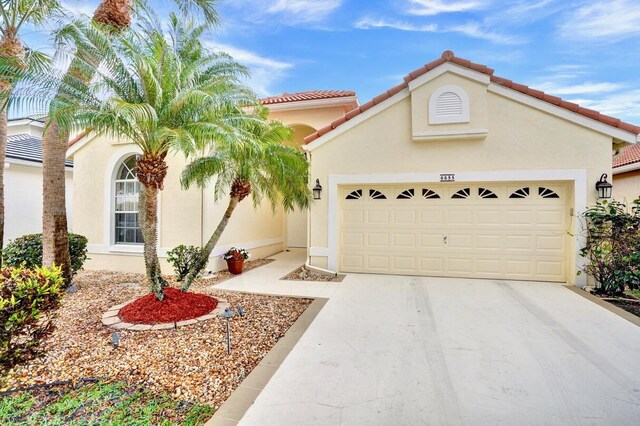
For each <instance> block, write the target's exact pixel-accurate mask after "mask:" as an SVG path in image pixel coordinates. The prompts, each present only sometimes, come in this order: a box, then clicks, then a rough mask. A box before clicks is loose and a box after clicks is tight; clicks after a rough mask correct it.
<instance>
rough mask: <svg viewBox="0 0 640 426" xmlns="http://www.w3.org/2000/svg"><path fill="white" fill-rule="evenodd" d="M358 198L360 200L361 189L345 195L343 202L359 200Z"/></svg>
mask: <svg viewBox="0 0 640 426" xmlns="http://www.w3.org/2000/svg"><path fill="white" fill-rule="evenodd" d="M360 198H362V189H356V190H355V191H351V192H350V193H349V194H347V196H346V197H345V200H359V199H360Z"/></svg>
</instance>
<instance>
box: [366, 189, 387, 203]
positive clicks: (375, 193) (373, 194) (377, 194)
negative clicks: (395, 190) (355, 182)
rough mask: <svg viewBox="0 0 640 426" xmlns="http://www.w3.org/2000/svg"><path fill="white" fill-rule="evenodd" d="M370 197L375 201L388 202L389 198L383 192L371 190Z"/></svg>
mask: <svg viewBox="0 0 640 426" xmlns="http://www.w3.org/2000/svg"><path fill="white" fill-rule="evenodd" d="M369 197H371V198H373V199H374V200H386V199H387V196H386V195H384V194H383V193H382V192H380V191H378V190H377V189H370V190H369Z"/></svg>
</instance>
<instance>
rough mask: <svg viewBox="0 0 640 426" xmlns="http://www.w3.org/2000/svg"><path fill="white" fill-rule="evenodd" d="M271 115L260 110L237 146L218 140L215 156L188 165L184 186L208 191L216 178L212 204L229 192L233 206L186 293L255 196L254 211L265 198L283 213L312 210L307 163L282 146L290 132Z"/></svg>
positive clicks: (202, 253)
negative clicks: (236, 213) (238, 209)
mask: <svg viewBox="0 0 640 426" xmlns="http://www.w3.org/2000/svg"><path fill="white" fill-rule="evenodd" d="M267 114H268V110H267V109H266V108H262V107H256V110H255V112H254V113H253V118H254V119H253V120H249V121H247V122H246V123H243V124H246V125H245V126H241V132H240V134H239V140H228V139H225V140H220V141H218V143H216V144H214V145H213V149H212V151H211V153H210V154H209V155H207V156H204V157H201V158H198V159H196V160H195V161H193V162H192V163H190V164H189V165H187V167H186V168H185V170H184V171H183V173H182V185H183V187H184V188H185V189H186V188H189V187H190V186H191V185H193V184H196V185H198V186H200V187H206V186H207V184H209V183H210V182H211V180H213V179H214V178H215V184H214V187H213V189H214V198H215V200H216V201H217V200H220V199H221V198H222V197H223V196H224V195H225V194H226V193H227V192H228V195H229V202H228V205H227V209H226V211H225V212H224V214H223V215H222V218H221V219H220V222H219V223H218V226H217V227H216V229H215V231H214V232H213V234H212V235H211V237H210V238H209V240H208V241H207V244H206V245H205V246H204V247H203V248H202V249H201V251H200V253H199V255H198V258H197V261H196V262H194V266H193V267H192V268H191V269H190V271H189V273H188V274H187V276H186V278H185V282H184V284H183V286H182V290H183V291H187V290H188V289H189V287H190V286H191V283H192V282H193V280H195V278H196V277H197V276H198V273H199V272H200V271H201V270H202V269H203V268H204V267H205V266H206V265H207V263H208V261H209V256H210V255H211V252H212V251H213V249H214V247H215V246H216V244H217V243H218V241H219V240H220V237H221V236H222V233H223V231H224V230H225V228H226V227H227V224H228V223H229V219H231V215H232V214H233V211H234V210H235V208H236V207H237V205H238V204H239V203H240V202H241V201H242V200H244V199H245V198H246V197H248V196H249V195H252V198H253V204H254V207H257V206H258V205H259V204H260V203H261V201H262V200H263V199H264V198H266V199H267V200H268V201H269V203H270V204H271V207H272V208H273V209H274V210H275V208H276V206H278V205H282V206H283V207H284V209H285V211H289V210H293V208H295V207H298V208H301V209H306V208H308V207H309V202H310V191H309V188H308V182H307V181H308V174H309V163H308V162H307V160H306V159H305V157H304V155H303V154H302V153H301V152H300V151H299V150H297V149H295V148H292V147H288V146H284V145H283V143H284V142H285V141H288V140H291V139H292V132H291V128H289V127H287V126H284V125H282V123H280V122H278V121H268V120H267V118H266V117H267Z"/></svg>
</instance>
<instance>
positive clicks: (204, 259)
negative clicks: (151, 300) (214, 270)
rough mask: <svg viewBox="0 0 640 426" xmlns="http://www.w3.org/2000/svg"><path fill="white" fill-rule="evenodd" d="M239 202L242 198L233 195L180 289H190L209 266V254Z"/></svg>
mask: <svg viewBox="0 0 640 426" xmlns="http://www.w3.org/2000/svg"><path fill="white" fill-rule="evenodd" d="M239 202H240V200H239V199H238V198H236V197H231V198H230V199H229V205H228V206H227V210H226V211H225V212H224V215H223V216H222V219H221V220H220V223H218V226H217V227H216V230H215V232H214V233H213V234H212V235H211V238H209V241H207V244H206V245H205V246H204V247H203V248H202V250H200V253H199V254H198V258H197V260H196V262H195V264H194V265H193V267H192V268H191V269H190V270H189V273H188V274H187V277H186V278H185V280H184V284H183V285H182V287H181V288H180V290H182V291H187V290H189V287H191V284H192V283H193V281H194V280H195V279H196V278H197V277H198V274H199V273H200V271H202V270H203V269H204V268H205V267H206V266H207V263H209V256H210V255H211V252H212V251H213V249H214V248H215V246H216V244H218V241H219V240H220V237H221V236H222V232H223V231H224V230H225V228H226V227H227V225H228V224H229V219H231V214H232V213H233V211H234V210H235V208H236V206H237V205H238V203H239Z"/></svg>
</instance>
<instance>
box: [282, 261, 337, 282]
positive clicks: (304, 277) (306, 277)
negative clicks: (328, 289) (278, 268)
mask: <svg viewBox="0 0 640 426" xmlns="http://www.w3.org/2000/svg"><path fill="white" fill-rule="evenodd" d="M281 279H283V280H290V281H324V282H332V283H339V282H342V280H343V279H344V275H340V274H338V275H332V274H319V273H317V272H312V271H311V270H309V269H307V268H306V267H305V266H304V265H303V266H301V267H299V268H297V269H295V270H293V271H291V272H289V273H288V274H287V275H285V276H284V277H282V278H281Z"/></svg>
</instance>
